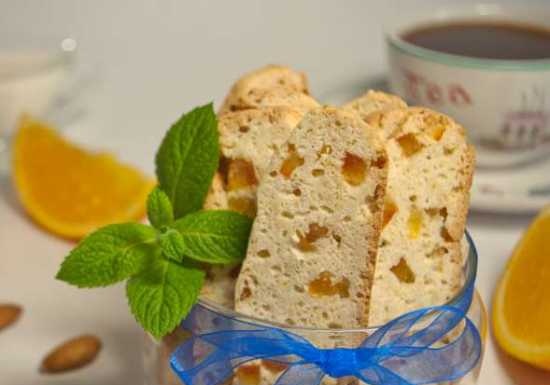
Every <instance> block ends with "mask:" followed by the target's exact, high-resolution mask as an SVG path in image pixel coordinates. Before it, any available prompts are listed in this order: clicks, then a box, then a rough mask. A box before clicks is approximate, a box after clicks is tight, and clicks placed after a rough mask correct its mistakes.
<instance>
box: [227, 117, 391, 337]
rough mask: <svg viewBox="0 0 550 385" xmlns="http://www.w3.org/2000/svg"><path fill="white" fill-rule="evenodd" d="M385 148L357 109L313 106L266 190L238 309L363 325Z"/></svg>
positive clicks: (276, 160) (283, 319) (290, 321)
mask: <svg viewBox="0 0 550 385" xmlns="http://www.w3.org/2000/svg"><path fill="white" fill-rule="evenodd" d="M387 167H388V166H387V155H386V152H385V150H384V145H383V143H382V141H381V140H380V137H379V135H378V133H377V132H376V131H375V130H373V129H372V128H371V127H369V126H368V125H367V124H365V123H364V122H363V121H362V120H361V119H360V118H359V117H358V116H357V115H356V114H352V113H349V112H346V111H343V110H340V109H335V108H328V107H326V108H320V109H317V110H313V111H311V112H310V113H308V114H306V115H305V116H304V118H303V120H302V121H301V122H300V123H299V124H298V126H297V127H296V128H295V129H294V130H293V131H292V133H291V135H290V138H289V140H288V142H287V143H286V145H285V146H284V147H283V151H280V152H278V153H276V154H275V155H274V157H273V159H272V160H271V163H270V166H269V172H268V173H267V175H266V176H265V178H264V179H263V180H262V182H261V184H260V186H259V189H258V215H257V217H256V220H255V222H254V225H253V229H252V233H251V237H250V241H249V245H248V251H247V255H246V258H245V260H244V262H243V267H242V269H241V272H240V274H239V277H238V279H237V287H236V290H235V308H236V310H237V311H239V312H242V313H244V314H249V315H253V316H255V317H259V318H263V319H267V320H270V321H273V322H279V323H284V324H287V325H299V326H309V327H320V328H340V327H359V326H365V325H366V322H367V316H368V307H369V298H370V289H371V283H372V275H373V273H374V263H375V259H376V248H377V244H378V237H379V228H380V225H381V220H382V206H383V197H384V192H385V185H386V178H387Z"/></svg>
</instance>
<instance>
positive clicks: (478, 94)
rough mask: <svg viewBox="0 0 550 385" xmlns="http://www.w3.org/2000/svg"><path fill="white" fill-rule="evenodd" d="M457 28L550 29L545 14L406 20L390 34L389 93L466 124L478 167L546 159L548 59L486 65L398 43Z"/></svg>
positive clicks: (503, 11)
mask: <svg viewBox="0 0 550 385" xmlns="http://www.w3.org/2000/svg"><path fill="white" fill-rule="evenodd" d="M461 21H463V22H485V21H490V22H499V23H500V22H503V23H510V24H517V25H534V26H538V27H542V28H550V7H548V8H540V9H533V8H529V7H522V8H519V7H511V6H505V5H497V4H478V5H474V6H470V7H461V8H458V9H446V10H441V11H439V12H434V11H433V10H432V11H431V12H427V13H424V14H423V15H419V16H416V17H409V16H407V21H405V22H401V21H400V22H397V23H395V25H394V26H392V27H391V28H390V29H389V31H388V33H387V38H386V41H387V50H388V58H389V68H390V74H389V82H390V88H391V90H392V91H393V92H394V93H396V94H398V95H401V96H402V97H404V98H405V99H406V100H407V101H408V102H409V103H410V104H412V105H422V106H426V107H429V108H433V109H435V110H438V111H441V112H444V113H446V114H448V115H450V116H451V117H453V118H455V119H456V120H457V121H458V122H459V123H461V124H462V125H464V126H465V127H466V128H467V129H468V133H469V136H470V138H472V140H473V141H474V143H475V144H476V147H477V149H478V164H479V165H481V166H488V167H507V166H512V165H518V164H524V163H530V162H532V161H534V160H536V159H538V158H541V157H543V156H546V155H550V52H548V56H547V57H546V58H539V59H489V58H479V57H468V56H462V55H456V54H450V53H444V52H441V51H436V50H432V49H427V48H422V47H420V46H418V45H414V44H412V43H410V42H407V41H406V40H405V39H404V38H403V34H404V32H407V31H412V30H414V29H415V28H416V27H419V26H425V25H430V24H434V25H435V24H445V23H452V22H461Z"/></svg>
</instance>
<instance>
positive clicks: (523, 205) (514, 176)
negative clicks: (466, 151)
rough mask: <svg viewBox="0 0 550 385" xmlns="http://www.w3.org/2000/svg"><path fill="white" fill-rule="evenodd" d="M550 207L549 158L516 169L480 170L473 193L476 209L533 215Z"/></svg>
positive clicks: (471, 203) (472, 204) (472, 200)
mask: <svg viewBox="0 0 550 385" xmlns="http://www.w3.org/2000/svg"><path fill="white" fill-rule="evenodd" d="M547 205H550V157H546V158H545V159H540V160H539V161H538V162H536V163H532V164H529V165H525V166H521V167H515V168H505V169H503V168H501V169H491V168H477V169H476V172H475V175H474V181H473V184H472V190H471V200H470V206H471V208H472V209H473V210H478V211H490V212H500V213H514V214H531V213H535V212H538V211H540V210H541V209H542V208H543V207H544V206H547Z"/></svg>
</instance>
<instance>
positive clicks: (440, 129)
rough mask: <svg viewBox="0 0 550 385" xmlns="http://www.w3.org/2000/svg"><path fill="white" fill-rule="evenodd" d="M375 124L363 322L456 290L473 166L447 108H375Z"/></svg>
mask: <svg viewBox="0 0 550 385" xmlns="http://www.w3.org/2000/svg"><path fill="white" fill-rule="evenodd" d="M379 129H380V130H381V131H380V132H381V134H382V135H383V136H384V138H385V139H386V150H387V152H388V155H389V158H390V162H389V164H390V167H389V176H388V188H387V192H386V201H385V209H384V224H383V226H384V227H383V230H382V234H381V236H380V243H379V247H378V258H377V262H376V273H375V279H374V285H373V289H372V297H371V306H370V317H369V324H370V325H380V324H383V323H385V322H387V321H389V320H390V319H392V318H395V317H397V316H399V315H400V314H402V313H404V312H407V311H411V310H413V309H416V308H420V307H424V306H433V305H440V304H444V303H446V302H447V301H449V300H450V299H451V298H452V297H453V296H454V295H456V293H457V292H458V290H459V289H460V287H461V285H462V284H463V271H462V267H463V262H464V261H463V257H464V255H463V254H464V252H463V250H462V247H461V240H462V238H463V235H464V228H465V221H466V215H467V211H468V201H469V190H470V186H471V182H472V174H473V169H474V151H473V148H472V147H471V146H470V145H469V144H468V142H467V139H466V136H465V132H464V129H463V128H462V127H461V126H460V125H458V124H457V123H455V122H454V121H453V120H452V119H450V118H449V117H447V116H444V115H442V114H439V113H437V112H434V111H431V110H428V109H423V108H404V109H394V110H391V111H387V112H385V113H383V114H382V116H381V118H380V119H379Z"/></svg>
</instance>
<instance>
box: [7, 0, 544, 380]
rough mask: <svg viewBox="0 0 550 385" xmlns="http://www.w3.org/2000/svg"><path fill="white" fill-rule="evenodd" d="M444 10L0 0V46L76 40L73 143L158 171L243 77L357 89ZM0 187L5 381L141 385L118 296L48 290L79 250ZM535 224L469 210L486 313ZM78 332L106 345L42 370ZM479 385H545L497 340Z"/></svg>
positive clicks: (130, 327)
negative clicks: (10, 322) (203, 109)
mask: <svg viewBox="0 0 550 385" xmlns="http://www.w3.org/2000/svg"><path fill="white" fill-rule="evenodd" d="M525 3H528V2H527V1H522V2H521V4H525ZM541 3H544V1H541ZM445 4H453V2H450V1H431V2H428V1H419V2H412V1H376V2H375V1H339V2H337V1H298V0H294V1H292V0H284V1H282V0H280V1H273V2H267V1H265V2H256V1H217V2H216V1H200V2H199V1H195V2H188V1H143V0H139V1H88V2H84V1H69V0H67V1H22V0H16V1H0V48H4V49H5V48H6V47H10V46H17V45H18V44H27V42H32V41H48V40H50V41H55V39H58V38H60V37H73V38H75V39H76V40H77V41H78V44H79V55H80V62H81V64H82V65H83V67H85V68H87V69H88V70H90V68H91V69H93V71H92V73H93V76H94V77H93V78H94V81H93V85H92V87H91V88H89V89H88V91H87V98H86V100H87V103H86V114H85V116H84V117H83V118H82V119H81V120H79V121H78V122H76V123H74V124H72V125H70V126H69V127H67V135H68V136H70V137H71V138H73V139H76V140H78V141H80V142H82V143H86V144H88V145H90V146H91V147H95V148H102V149H107V150H111V151H113V152H115V153H116V154H117V155H118V156H119V157H121V158H122V159H124V160H126V161H128V162H130V163H132V164H135V165H137V166H139V167H141V168H143V169H144V170H146V171H147V172H149V173H152V172H153V162H152V160H153V156H154V151H155V149H156V147H157V145H158V143H159V141H160V139H161V137H162V135H163V133H164V131H165V130H166V129H167V128H168V126H169V125H170V123H171V122H173V121H174V120H175V119H177V118H178V117H179V115H180V114H181V113H183V112H184V111H186V110H187V109H189V108H190V107H193V106H195V105H197V104H200V103H205V102H208V101H210V100H212V99H214V100H215V101H216V102H219V101H220V99H221V98H222V97H223V95H224V93H225V92H226V90H227V88H228V87H229V85H230V84H231V82H232V81H233V80H234V78H235V77H237V76H238V75H240V74H241V73H243V72H244V71H246V70H249V69H252V68H254V67H257V66H260V65H263V64H266V63H284V64H288V65H291V66H293V67H296V68H298V69H300V70H303V71H306V72H307V73H308V75H309V78H310V82H311V88H312V91H313V94H314V95H315V96H316V97H318V98H319V99H320V100H321V101H329V100H328V99H337V98H338V95H340V94H342V93H346V92H349V91H351V92H352V93H356V92H359V91H361V89H363V88H364V87H367V86H368V85H370V84H372V83H373V81H376V80H377V79H379V78H380V77H381V76H383V75H384V73H385V68H386V67H385V66H386V65H385V56H384V49H383V38H382V25H383V24H385V23H387V22H388V21H391V20H392V18H393V17H395V16H397V15H400V16H403V15H406V14H407V10H410V9H415V10H416V9H417V8H418V7H419V6H422V7H426V9H427V12H431V10H432V9H433V6H434V5H437V6H438V7H442V6H444V5H445ZM549 6H550V4H549ZM470 129H474V128H471V127H470ZM0 187H1V189H0V193H1V197H0V198H1V199H0V302H10V301H13V302H17V303H20V304H22V305H23V306H24V308H25V313H24V315H23V317H22V318H21V320H20V322H19V323H18V324H17V325H16V326H15V327H12V328H10V329H8V330H6V331H3V332H2V333H0V385H33V384H56V385H63V384H72V385H75V384H82V385H87V384H90V385H91V384H102V385H118V384H120V385H123V384H141V383H142V373H141V357H140V344H141V334H140V329H139V328H138V327H137V326H136V324H135V322H134V321H133V320H132V318H131V316H130V315H129V313H128V310H127V306H126V300H125V298H124V294H123V287H122V286H117V287H113V288H107V289H103V290H88V291H87V290H77V289H74V288H72V287H69V286H67V285H65V284H63V283H60V282H56V281H55V280H54V279H53V276H54V275H55V272H56V270H57V267H58V265H59V263H60V262H61V260H62V259H63V257H64V255H65V254H66V253H67V251H68V250H69V249H70V248H71V247H72V246H73V245H72V244H71V243H69V242H66V241H63V240H60V239H57V238H55V237H53V236H51V235H48V234H47V233H45V232H43V231H41V230H40V229H39V228H37V227H36V226H35V225H34V224H32V223H31V222H30V221H29V220H28V219H27V218H26V217H25V216H24V214H23V212H22V211H21V209H20V208H19V206H18V204H17V201H16V198H15V195H14V192H13V191H12V189H11V186H10V184H9V182H8V180H7V179H6V178H4V179H2V183H1V185H0ZM529 220H530V218H529V217H521V216H520V217H518V216H515V217H511V216H498V215H491V214H480V213H472V214H471V216H470V221H469V228H470V231H471V233H472V235H473V237H474V239H475V241H476V242H477V245H478V249H479V255H480V266H479V279H478V289H479V290H480V292H481V294H482V296H483V298H484V300H485V301H486V303H487V304H490V299H491V293H492V291H493V288H494V286H495V283H496V281H497V279H498V276H499V274H500V272H501V270H502V268H503V266H504V263H505V261H506V259H507V257H508V256H509V255H510V252H511V249H512V247H513V245H514V244H515V242H516V240H517V239H518V237H519V235H520V234H521V231H522V230H523V229H524V228H525V226H526V225H527V224H528V223H529ZM83 332H90V333H94V334H97V335H99V336H100V337H101V338H102V339H103V341H104V349H103V351H102V353H101V355H100V357H99V359H98V360H97V361H96V362H95V363H94V364H93V365H92V366H90V367H87V368H85V369H82V370H80V371H77V372H74V373H71V374H64V375H57V376H44V375H40V374H39V373H38V370H37V369H38V366H39V363H40V360H41V358H42V356H43V355H44V353H46V352H47V351H48V350H49V349H50V348H51V347H52V346H54V345H55V344H57V343H58V342H60V341H62V340H64V339H66V338H68V337H70V336H73V335H77V334H81V333H83ZM480 383H481V384H483V385H509V384H515V385H520V384H521V385H540V384H546V385H548V384H550V375H548V374H544V373H542V372H539V371H537V370H534V369H530V368H529V367H527V366H526V365H523V364H520V363H518V362H516V361H514V360H511V359H508V358H506V357H505V356H503V355H502V354H500V353H498V352H497V351H496V348H494V347H493V345H492V343H491V344H490V345H489V348H488V351H487V354H486V357H485V364H484V366H483V369H482V375H481V380H480Z"/></svg>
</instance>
